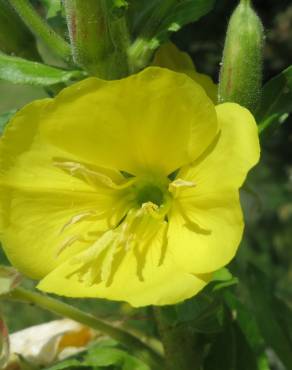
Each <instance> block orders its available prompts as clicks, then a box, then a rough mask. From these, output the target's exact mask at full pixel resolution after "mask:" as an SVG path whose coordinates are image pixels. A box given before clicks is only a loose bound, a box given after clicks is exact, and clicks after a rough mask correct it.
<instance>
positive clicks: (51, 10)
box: [41, 0, 62, 19]
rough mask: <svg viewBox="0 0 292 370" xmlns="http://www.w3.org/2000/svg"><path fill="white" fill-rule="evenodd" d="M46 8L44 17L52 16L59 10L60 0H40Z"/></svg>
mask: <svg viewBox="0 0 292 370" xmlns="http://www.w3.org/2000/svg"><path fill="white" fill-rule="evenodd" d="M41 2H42V3H43V5H44V7H45V8H46V11H47V14H46V18H48V19H49V18H54V17H56V16H57V15H58V13H59V12H61V9H62V8H61V0H41Z"/></svg>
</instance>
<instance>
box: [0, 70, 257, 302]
mask: <svg viewBox="0 0 292 370" xmlns="http://www.w3.org/2000/svg"><path fill="white" fill-rule="evenodd" d="M0 155H1V163H0V171H1V172H0V181H1V189H2V191H1V220H0V221H1V222H0V230H1V241H2V244H3V247H4V249H5V251H6V253H7V255H8V257H9V259H10V261H11V262H12V264H14V265H15V266H16V267H17V268H18V269H19V270H20V271H22V272H23V273H25V274H26V275H28V276H30V277H32V278H35V279H41V281H40V283H39V285H38V287H39V289H41V290H44V291H47V292H52V293H56V294H60V295H65V296H70V297H103V298H107V299H113V300H122V301H127V302H129V303H130V304H132V305H133V306H143V305H148V304H155V305H164V304H173V303H176V302H179V301H182V300H184V299H186V298H189V297H191V296H193V295H194V294H196V293H197V292H198V291H200V290H201V289H202V288H203V287H204V286H205V285H206V284H207V282H208V281H209V280H210V278H211V276H212V272H213V271H215V270H217V269H219V268H220V267H222V266H224V265H225V264H227V263H228V262H229V261H230V260H231V259H232V257H233V256H234V254H235V252H236V249H237V247H238V245H239V242H240V240H241V236H242V231H243V220H242V213H241V207H240V202H239V193H238V188H239V187H240V186H241V185H242V183H243V181H244V179H245V177H246V174H247V172H248V170H249V169H250V168H251V167H252V166H254V165H255V163H256V162H257V161H258V157H259V144H258V136H257V127H256V124H255V121H254V119H253V117H252V115H251V114H250V113H249V111H247V110H246V109H244V108H242V107H240V106H239V105H236V104H231V103H228V104H222V105H219V106H214V104H213V102H212V101H211V100H210V99H209V98H208V96H207V95H206V93H205V91H204V90H203V88H202V87H201V86H200V85H199V84H198V83H196V82H194V81H193V80H192V79H191V78H189V77H188V76H187V75H185V74H183V73H176V72H172V71H170V70H168V69H166V68H158V67H150V68H147V69H145V70H144V71H142V72H140V73H138V74H136V75H133V76H130V77H128V78H125V79H122V80H119V81H102V80H99V79H97V78H88V79H86V80H83V81H81V82H78V83H76V84H74V85H72V86H70V87H68V88H66V89H65V90H63V91H62V92H61V93H60V94H59V95H58V96H57V97H56V98H55V99H45V100H39V101H35V102H33V103H31V104H29V105H27V106H26V107H24V108H23V109H22V110H20V111H19V112H18V113H17V114H16V115H15V116H14V118H13V119H12V121H11V122H10V123H9V125H8V127H7V128H6V131H5V133H4V135H3V137H2V139H1V143H0Z"/></svg>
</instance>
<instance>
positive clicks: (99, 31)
mask: <svg viewBox="0 0 292 370" xmlns="http://www.w3.org/2000/svg"><path fill="white" fill-rule="evenodd" d="M64 5H65V11H66V18H67V25H68V29H69V35H70V41H71V45H72V52H73V59H74V61H75V63H76V64H78V65H79V66H81V67H83V68H84V69H85V70H86V71H88V73H89V74H92V75H96V76H98V77H101V78H105V79H115V78H120V77H124V76H126V75H127V74H128V62H127V55H126V51H127V48H128V44H129V34H128V29H127V24H126V19H125V17H124V15H123V14H119V15H117V14H115V13H114V11H113V9H112V7H113V4H112V2H111V1H108V0H86V1H84V0H65V1H64Z"/></svg>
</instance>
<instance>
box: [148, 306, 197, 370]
mask: <svg viewBox="0 0 292 370" xmlns="http://www.w3.org/2000/svg"><path fill="white" fill-rule="evenodd" d="M164 309H165V308H163V307H159V308H158V307H156V308H155V309H154V310H155V316H156V320H157V323H158V329H159V333H160V337H161V340H162V343H163V347H164V351H165V358H166V370H201V364H202V355H203V351H202V349H201V348H200V345H199V343H198V336H197V334H195V333H193V331H191V330H190V328H189V326H188V325H187V324H179V325H177V324H174V325H171V324H170V323H169V322H168V320H166V319H165V316H164V313H163V311H164Z"/></svg>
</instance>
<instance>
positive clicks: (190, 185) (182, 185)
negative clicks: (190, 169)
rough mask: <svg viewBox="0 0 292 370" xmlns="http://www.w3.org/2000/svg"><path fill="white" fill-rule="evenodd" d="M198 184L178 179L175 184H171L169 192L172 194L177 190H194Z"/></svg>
mask: <svg viewBox="0 0 292 370" xmlns="http://www.w3.org/2000/svg"><path fill="white" fill-rule="evenodd" d="M195 186H196V184H195V183H194V182H193V181H187V180H183V179H176V180H174V181H173V182H171V183H170V184H169V186H168V190H169V191H170V192H173V191H175V190H176V189H179V188H193V187H195Z"/></svg>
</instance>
